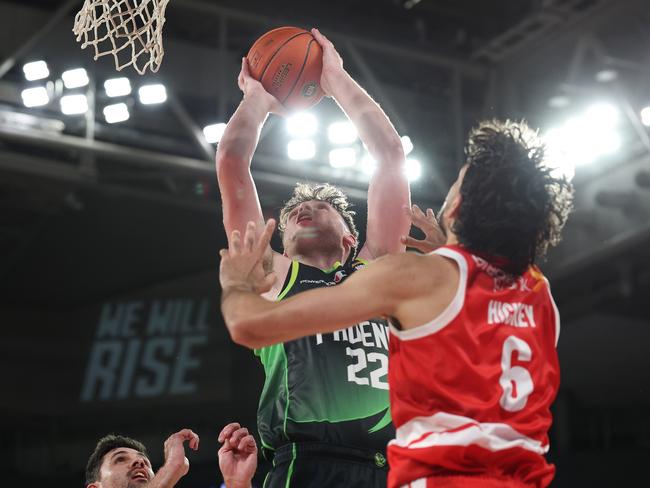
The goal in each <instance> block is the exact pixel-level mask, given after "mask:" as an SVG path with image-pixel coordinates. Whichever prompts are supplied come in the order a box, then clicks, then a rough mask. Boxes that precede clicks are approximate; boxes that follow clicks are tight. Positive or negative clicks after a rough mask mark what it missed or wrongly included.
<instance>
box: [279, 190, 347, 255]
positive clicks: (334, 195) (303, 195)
mask: <svg viewBox="0 0 650 488" xmlns="http://www.w3.org/2000/svg"><path fill="white" fill-rule="evenodd" d="M310 200H317V201H319V202H327V203H329V204H330V205H331V206H332V207H334V209H335V210H336V211H337V212H338V213H339V215H340V216H341V217H342V218H343V220H344V221H345V224H346V225H347V226H348V229H349V231H350V233H351V234H352V235H353V236H354V239H355V240H358V239H359V232H358V231H357V226H356V225H354V218H353V216H354V215H355V213H356V212H354V211H353V210H348V208H349V207H350V206H351V205H352V204H351V203H350V202H349V201H348V197H347V196H346V195H345V193H343V192H342V191H341V190H339V189H338V188H336V187H335V186H332V185H330V184H329V183H320V184H309V183H298V184H297V185H296V187H295V188H294V189H293V195H292V196H291V198H290V199H289V200H288V201H287V202H286V203H285V204H284V207H282V209H281V210H280V223H279V224H278V230H279V231H280V235H283V234H284V230H285V229H286V227H287V220H288V218H289V214H290V213H291V211H292V210H293V209H294V208H296V207H297V206H298V205H300V204H301V203H302V202H308V201H310ZM352 251H353V252H352V255H353V256H354V255H355V254H356V252H357V246H356V245H355V246H354V248H353V249H352Z"/></svg>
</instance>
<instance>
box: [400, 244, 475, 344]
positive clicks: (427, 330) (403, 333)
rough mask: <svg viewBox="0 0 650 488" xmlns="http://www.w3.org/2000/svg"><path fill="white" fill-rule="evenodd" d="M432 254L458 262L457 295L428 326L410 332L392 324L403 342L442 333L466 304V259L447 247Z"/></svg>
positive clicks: (419, 326)
mask: <svg viewBox="0 0 650 488" xmlns="http://www.w3.org/2000/svg"><path fill="white" fill-rule="evenodd" d="M431 254H438V255H440V256H444V257H446V258H450V259H453V260H454V261H456V263H457V264H458V269H459V271H460V276H459V280H458V289H457V290H456V295H454V298H453V299H452V301H451V302H450V303H449V305H447V308H445V310H443V312H442V313H441V314H440V315H438V316H437V317H436V318H434V319H433V320H431V321H429V322H427V323H426V324H423V325H418V326H417V327H414V328H412V329H408V330H399V329H397V328H396V327H395V326H394V325H393V324H390V333H391V334H395V336H396V337H398V338H399V339H400V340H402V341H411V340H414V339H421V338H422V337H425V336H428V335H431V334H435V333H436V332H439V331H441V330H442V329H444V328H445V326H447V325H448V324H449V323H450V322H451V321H452V320H454V319H455V318H456V316H457V315H458V314H459V313H460V311H461V310H462V308H463V305H464V304H465V289H466V287H467V261H465V257H464V256H463V255H462V254H460V253H459V252H456V251H454V250H452V249H448V248H445V247H443V248H440V249H436V250H435V251H433V252H432V253H431Z"/></svg>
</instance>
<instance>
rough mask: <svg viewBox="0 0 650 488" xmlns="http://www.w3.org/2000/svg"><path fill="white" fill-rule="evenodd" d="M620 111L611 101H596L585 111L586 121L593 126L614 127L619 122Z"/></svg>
mask: <svg viewBox="0 0 650 488" xmlns="http://www.w3.org/2000/svg"><path fill="white" fill-rule="evenodd" d="M619 119H620V113H619V111H618V109H617V108H616V107H615V106H614V105H612V104H611V103H604V102H601V103H594V104H593V105H590V106H589V107H587V110H586V111H585V121H586V122H587V123H588V124H589V125H590V126H591V127H592V128H594V127H603V128H612V127H614V126H616V124H618V122H619Z"/></svg>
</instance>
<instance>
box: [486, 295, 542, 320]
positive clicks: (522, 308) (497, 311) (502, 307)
mask: <svg viewBox="0 0 650 488" xmlns="http://www.w3.org/2000/svg"><path fill="white" fill-rule="evenodd" d="M487 321H488V324H505V325H512V326H513V327H537V325H536V324H535V317H534V315H533V306H532V305H526V304H525V303H519V302H515V303H508V302H498V301H496V300H490V303H489V304H488V320H487Z"/></svg>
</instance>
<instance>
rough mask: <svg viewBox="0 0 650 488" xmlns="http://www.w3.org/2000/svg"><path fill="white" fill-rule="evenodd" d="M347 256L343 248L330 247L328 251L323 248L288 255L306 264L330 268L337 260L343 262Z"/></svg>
mask: <svg viewBox="0 0 650 488" xmlns="http://www.w3.org/2000/svg"><path fill="white" fill-rule="evenodd" d="M346 256H347V253H346V250H345V248H343V247H342V248H340V249H332V250H331V251H330V252H327V251H324V250H315V251H314V252H310V253H304V254H296V255H294V256H290V257H291V259H295V260H296V261H298V262H300V263H302V264H306V265H307V266H313V267H314V268H318V269H330V268H332V267H333V266H334V265H335V264H336V263H337V262H339V263H343V262H344V260H345V257H346Z"/></svg>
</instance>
